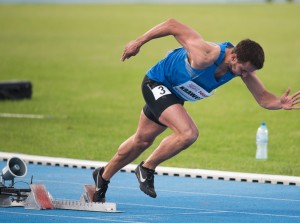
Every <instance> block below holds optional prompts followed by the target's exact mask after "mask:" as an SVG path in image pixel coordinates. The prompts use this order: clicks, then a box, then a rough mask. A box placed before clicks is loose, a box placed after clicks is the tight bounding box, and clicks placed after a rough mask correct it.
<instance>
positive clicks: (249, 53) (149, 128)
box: [93, 19, 300, 202]
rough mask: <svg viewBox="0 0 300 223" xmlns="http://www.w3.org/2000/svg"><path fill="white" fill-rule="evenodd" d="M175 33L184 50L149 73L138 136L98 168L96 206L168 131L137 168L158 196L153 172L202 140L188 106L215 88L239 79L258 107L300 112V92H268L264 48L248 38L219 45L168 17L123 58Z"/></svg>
mask: <svg viewBox="0 0 300 223" xmlns="http://www.w3.org/2000/svg"><path fill="white" fill-rule="evenodd" d="M170 35H172V36H173V37H174V38H175V39H176V40H177V41H178V42H179V44H180V45H181V46H182V47H181V48H178V49H175V50H173V51H172V52H170V53H169V54H168V55H167V56H166V58H164V59H163V60H161V61H159V62H158V63H157V64H156V65H154V66H153V67H152V68H150V70H148V72H147V74H146V76H145V78H144V80H143V83H142V93H143V96H144V99H145V102H146V105H145V106H144V108H143V111H142V112H141V115H140V118H139V124H138V127H137V130H136V132H135V133H134V134H133V135H132V136H131V137H129V138H128V139H127V140H126V141H125V142H123V143H122V144H121V145H120V147H119V149H118V151H117V153H116V154H115V155H114V156H113V158H112V159H111V160H110V161H109V163H108V164H107V165H106V166H105V167H100V168H98V169H96V170H95V171H94V173H93V178H94V180H95V184H96V192H95V194H94V197H93V201H94V202H105V193H106V191H107V188H108V183H109V180H110V178H111V177H112V176H113V175H114V174H115V173H116V172H117V171H119V170H120V169H121V168H123V167H124V166H125V165H127V164H129V163H130V162H132V161H133V160H134V159H136V158H137V157H138V156H139V155H140V154H141V153H142V152H143V151H145V150H146V149H147V148H148V147H149V146H150V145H151V144H152V143H153V141H154V140H155V138H156V137H157V136H158V135H159V134H161V133H162V132H163V131H164V130H166V129H167V128H170V129H171V130H172V134H171V135H169V136H167V137H166V138H165V139H163V140H162V142H161V143H160V145H159V146H158V147H157V148H156V150H155V151H154V152H153V153H152V154H151V155H150V156H149V157H148V159H146V160H145V161H144V162H142V163H141V164H139V165H138V166H137V168H136V170H135V173H136V176H137V179H138V181H139V184H140V189H141V190H142V191H143V192H144V193H145V194H147V195H149V196H150V197H153V198H155V197H156V192H155V189H154V170H155V168H156V167H157V166H158V165H159V164H160V163H162V162H164V161H165V160H167V159H170V158H171V157H173V156H175V155H176V154H178V153H179V152H181V151H182V150H184V149H186V148H188V147H189V146H190V145H192V144H193V143H194V142H195V140H196V139H197V138H198V129H197V127H196V124H195V123H194V121H193V120H192V118H191V117H190V116H189V114H188V113H187V111H186V110H185V108H184V107H183V104H184V102H185V101H196V100H200V99H203V98H206V97H209V96H211V95H212V94H213V90H214V89H216V88H217V87H219V86H221V85H223V84H225V83H226V82H228V81H230V80H231V79H232V78H234V77H240V78H241V79H242V80H243V81H244V83H245V84H246V86H247V88H248V89H249V91H250V92H251V93H252V95H253V96H254V98H255V99H256V101H257V103H258V104H259V105H260V106H262V107H264V108H266V109H270V110H273V109H274V110H275V109H285V110H291V109H300V106H298V104H299V103H300V91H298V92H297V93H295V94H293V95H291V96H289V93H290V89H288V90H287V91H286V92H285V93H284V95H283V96H282V97H277V96H275V95H274V94H272V93H271V92H269V91H268V90H267V89H266V88H265V87H264V85H263V83H262V82H261V81H260V80H259V78H258V77H257V76H256V70H258V69H261V68H262V67H263V64H264V51H263V49H262V47H261V46H260V45H259V44H258V43H256V42H254V41H252V40H249V39H246V40H242V41H240V42H239V43H238V44H237V45H236V46H233V45H232V44H231V43H229V42H225V43H221V44H215V43H211V42H207V41H205V40H203V38H202V37H201V36H200V35H199V33H197V32H196V31H195V30H193V29H192V28H190V27H188V26H186V25H185V24H182V23H181V22H178V21H176V20H175V19H169V20H167V21H165V22H163V23H161V24H158V25H157V26H155V27H153V28H152V29H150V30H149V31H148V32H146V33H145V34H143V35H142V36H140V37H138V38H137V39H135V40H133V41H131V42H129V43H128V44H127V46H126V47H125V50H124V53H123V55H122V58H121V60H122V61H125V60H126V59H129V58H130V57H132V56H135V55H136V54H137V53H138V52H139V50H140V48H141V47H142V46H143V45H144V44H145V43H147V42H149V41H150V40H153V39H156V38H161V37H165V36H170Z"/></svg>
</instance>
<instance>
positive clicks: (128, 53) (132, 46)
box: [121, 40, 142, 61]
mask: <svg viewBox="0 0 300 223" xmlns="http://www.w3.org/2000/svg"><path fill="white" fill-rule="evenodd" d="M141 46H142V45H141V43H140V42H139V41H137V40H133V41H131V42H129V43H128V44H127V45H126V46H125V49H124V52H123V54H122V57H121V61H124V60H126V59H129V58H130V57H132V56H135V55H137V54H138V52H139V51H140V48H141Z"/></svg>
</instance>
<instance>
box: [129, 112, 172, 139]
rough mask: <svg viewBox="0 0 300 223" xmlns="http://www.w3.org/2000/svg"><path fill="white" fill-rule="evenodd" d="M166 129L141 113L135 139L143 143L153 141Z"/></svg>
mask: <svg viewBox="0 0 300 223" xmlns="http://www.w3.org/2000/svg"><path fill="white" fill-rule="evenodd" d="M166 128H167V127H165V126H162V125H159V124H157V123H155V122H153V121H152V120H150V119H149V118H147V116H146V115H145V114H144V112H143V111H142V112H141V115H140V119H139V124H138V128H137V131H136V134H135V135H136V137H138V138H139V139H140V140H143V141H153V140H154V139H155V138H156V137H157V136H158V135H160V134H161V133H162V132H163V131H165V130H166Z"/></svg>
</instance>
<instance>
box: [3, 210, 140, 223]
mask: <svg viewBox="0 0 300 223" xmlns="http://www.w3.org/2000/svg"><path fill="white" fill-rule="evenodd" d="M0 213H4V214H15V215H26V216H41V217H56V218H69V219H81V220H87V221H89V222H90V221H103V222H121V223H145V222H137V221H129V220H114V219H109V218H103V215H101V218H96V217H76V216H73V215H55V214H37V213H30V212H16V211H2V210H0ZM105 214H106V213H105Z"/></svg>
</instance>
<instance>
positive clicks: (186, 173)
mask: <svg viewBox="0 0 300 223" xmlns="http://www.w3.org/2000/svg"><path fill="white" fill-rule="evenodd" d="M11 157H18V158H20V159H22V160H24V162H26V163H30V164H38V165H48V166H61V167H70V168H83V169H95V168H97V167H100V166H104V165H106V164H107V162H102V161H90V160H79V159H69V158H61V157H47V156H33V155H26V154H19V153H7V152H0V160H4V161H7V160H8V159H10V158H11ZM136 166H137V165H134V164H129V165H127V166H125V167H124V168H123V169H122V170H121V171H122V172H129V173H132V172H134V170H135V168H136ZM155 172H156V173H157V174H158V175H167V176H179V177H192V178H202V179H214V180H226V181H239V182H251V183H266V184H282V185H293V186H300V177H294V176H281V175H268V174H254V173H240V172H228V171H217V170H204V169H187V168H174V167H163V166H159V167H157V168H156V170H155Z"/></svg>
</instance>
